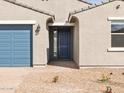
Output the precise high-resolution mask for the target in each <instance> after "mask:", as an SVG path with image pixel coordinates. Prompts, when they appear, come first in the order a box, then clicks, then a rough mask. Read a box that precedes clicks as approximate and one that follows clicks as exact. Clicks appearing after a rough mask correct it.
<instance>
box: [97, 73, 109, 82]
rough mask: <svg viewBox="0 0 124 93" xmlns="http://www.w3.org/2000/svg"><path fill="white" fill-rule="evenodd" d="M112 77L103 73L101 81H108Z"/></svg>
mask: <svg viewBox="0 0 124 93" xmlns="http://www.w3.org/2000/svg"><path fill="white" fill-rule="evenodd" d="M110 79H111V78H110V77H109V76H108V75H105V74H102V77H101V79H99V81H101V82H108V81H109V80H110Z"/></svg>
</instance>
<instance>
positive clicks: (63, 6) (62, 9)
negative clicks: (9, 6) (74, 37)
mask: <svg viewBox="0 0 124 93" xmlns="http://www.w3.org/2000/svg"><path fill="white" fill-rule="evenodd" d="M16 1H17V2H21V3H24V4H27V5H31V6H33V7H35V8H39V9H41V10H45V11H47V12H50V13H52V14H54V15H55V16H56V20H55V22H66V21H67V20H68V15H69V12H72V11H74V10H76V9H78V8H83V7H87V6H88V5H89V4H86V3H83V2H81V1H78V0H61V1H59V0H48V1H47V0H43V1H42V0H16Z"/></svg>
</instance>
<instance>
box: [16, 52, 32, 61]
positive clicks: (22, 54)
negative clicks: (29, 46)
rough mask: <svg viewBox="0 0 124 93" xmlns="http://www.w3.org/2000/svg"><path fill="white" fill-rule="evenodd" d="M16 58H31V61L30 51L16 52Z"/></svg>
mask: <svg viewBox="0 0 124 93" xmlns="http://www.w3.org/2000/svg"><path fill="white" fill-rule="evenodd" d="M14 58H29V59H30V51H24V52H21V51H17V52H14Z"/></svg>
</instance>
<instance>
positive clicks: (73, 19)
mask: <svg viewBox="0 0 124 93" xmlns="http://www.w3.org/2000/svg"><path fill="white" fill-rule="evenodd" d="M70 23H73V24H74V29H73V60H74V61H75V62H76V63H77V65H78V66H79V33H80V32H79V19H78V18H77V17H76V16H72V17H71V19H70Z"/></svg>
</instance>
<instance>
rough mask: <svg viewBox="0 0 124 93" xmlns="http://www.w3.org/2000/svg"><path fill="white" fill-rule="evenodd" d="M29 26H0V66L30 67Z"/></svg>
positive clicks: (30, 40) (30, 29)
mask: <svg viewBox="0 0 124 93" xmlns="http://www.w3.org/2000/svg"><path fill="white" fill-rule="evenodd" d="M31 33H32V26H31V25H0V66H9V67H14V66H15V67H16V66H25V67H28V66H31V64H32V63H31V53H32V46H31V44H32V39H31V35H32V34H31Z"/></svg>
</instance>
